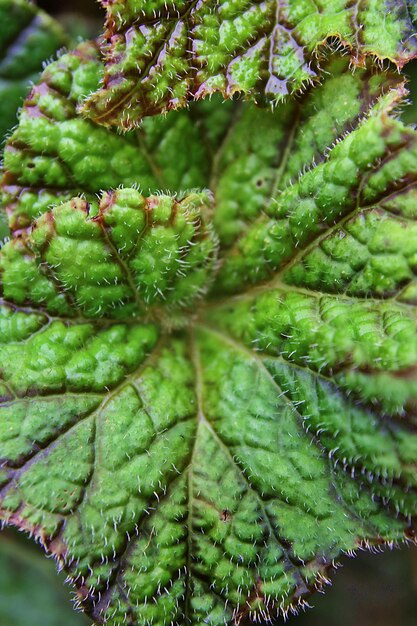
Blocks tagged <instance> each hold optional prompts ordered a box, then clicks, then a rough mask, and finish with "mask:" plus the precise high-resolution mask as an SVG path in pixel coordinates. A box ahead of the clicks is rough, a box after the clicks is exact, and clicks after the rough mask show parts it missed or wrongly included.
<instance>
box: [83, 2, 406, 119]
mask: <svg viewBox="0 0 417 626" xmlns="http://www.w3.org/2000/svg"><path fill="white" fill-rule="evenodd" d="M101 3H102V4H103V6H104V7H105V8H106V9H107V29H106V33H105V38H103V52H104V54H105V59H106V72H105V76H104V84H103V86H102V87H101V89H100V90H99V91H98V92H96V93H95V94H94V95H93V96H92V97H91V98H90V99H89V100H88V101H87V105H86V110H87V112H88V113H89V115H90V116H91V117H92V118H93V119H94V120H95V121H97V122H99V123H101V124H104V125H118V126H121V127H123V128H132V127H134V126H136V125H137V124H138V123H139V122H140V120H141V118H143V117H144V116H146V115H150V114H154V113H160V112H164V111H167V110H170V109H176V108H178V107H180V106H183V105H184V104H186V103H187V102H188V101H189V100H190V99H195V98H197V99H200V98H203V97H205V96H207V95H208V94H213V93H215V92H220V93H221V94H223V95H224V96H225V97H231V96H232V95H233V94H235V93H243V94H249V95H251V96H252V97H256V98H257V99H259V100H265V99H266V100H269V101H271V102H272V103H275V104H276V103H279V102H281V101H282V100H283V98H285V96H286V95H287V94H289V93H293V92H296V91H299V90H300V89H305V87H306V85H307V84H309V83H311V82H312V81H314V82H316V81H317V79H318V78H319V77H320V75H321V73H322V69H323V68H321V67H320V62H319V58H318V57H319V54H320V51H321V50H322V49H323V46H324V45H325V44H328V43H331V42H334V43H337V44H338V45H340V46H343V47H345V49H346V50H347V51H349V52H350V54H351V58H352V60H353V62H354V63H355V64H358V65H361V64H363V63H364V59H365V58H366V57H367V56H368V55H372V56H373V57H374V58H375V57H376V58H378V59H380V60H382V59H388V60H390V61H392V62H394V63H395V64H396V65H397V66H398V67H402V66H403V64H404V63H405V62H406V61H408V60H410V59H411V58H414V57H415V56H416V54H417V38H416V34H415V33H416V22H415V17H416V6H415V0H364V1H362V2H351V0H286V1H285V2H284V1H282V0H262V1H260V0H255V1H253V0H237V1H234V2H230V1H229V0H198V1H197V0H152V1H149V0H101ZM413 20H414V22H413Z"/></svg>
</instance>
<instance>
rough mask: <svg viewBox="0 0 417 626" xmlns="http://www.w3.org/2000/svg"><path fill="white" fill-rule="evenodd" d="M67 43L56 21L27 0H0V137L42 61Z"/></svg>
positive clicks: (36, 74) (39, 68)
mask: <svg viewBox="0 0 417 626" xmlns="http://www.w3.org/2000/svg"><path fill="white" fill-rule="evenodd" d="M66 43H67V39H66V37H65V35H64V33H63V31H62V29H61V27H60V26H59V24H58V23H57V22H56V21H55V20H53V19H52V18H50V17H49V16H48V15H47V14H46V13H44V12H43V11H41V10H39V9H37V8H36V7H35V6H34V5H33V4H32V3H31V2H28V1H27V0H1V1H0V57H1V59H0V137H1V138H2V139H3V137H4V134H5V133H6V132H7V131H8V130H9V128H11V127H12V126H13V125H14V124H16V122H17V115H16V111H17V108H18V107H19V106H20V104H22V103H23V99H24V97H25V95H26V94H27V92H28V90H29V85H30V83H31V81H32V80H35V79H37V78H38V73H39V71H40V70H41V69H42V63H43V62H44V61H46V60H48V59H50V58H51V56H52V55H54V54H55V53H56V51H57V49H59V48H61V47H62V46H64V45H65V44H66Z"/></svg>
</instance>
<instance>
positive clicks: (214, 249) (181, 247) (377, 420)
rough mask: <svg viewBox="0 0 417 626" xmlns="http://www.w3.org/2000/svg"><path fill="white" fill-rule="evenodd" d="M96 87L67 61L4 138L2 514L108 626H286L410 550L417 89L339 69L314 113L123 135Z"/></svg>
mask: <svg viewBox="0 0 417 626" xmlns="http://www.w3.org/2000/svg"><path fill="white" fill-rule="evenodd" d="M100 74H101V68H100V63H99V62H98V60H97V51H96V49H95V47H94V45H92V44H83V45H82V46H81V47H80V48H79V49H78V50H76V51H75V52H74V53H71V54H68V55H65V56H63V57H61V59H59V60H58V61H57V62H55V63H53V64H51V65H50V66H49V67H48V68H47V69H46V70H45V72H44V74H43V77H42V80H41V82H40V84H39V85H38V86H37V87H35V88H34V89H33V90H32V93H31V94H30V96H29V98H28V100H27V101H26V103H25V106H24V109H23V111H22V115H21V119H20V125H19V127H18V128H17V129H16V131H15V132H14V133H13V135H12V137H11V138H10V140H9V142H8V144H7V147H6V152H5V174H4V179H3V187H4V191H5V203H6V204H7V210H8V215H9V219H10V224H11V228H12V230H13V232H14V235H15V236H14V238H13V239H12V240H11V241H10V242H9V243H7V244H6V245H4V246H3V248H2V250H1V251H0V275H1V300H0V343H1V350H0V390H1V392H0V397H1V399H0V457H1V459H2V461H1V465H0V484H1V487H0V494H1V514H2V517H3V519H4V520H5V521H6V522H8V523H11V524H14V525H16V526H18V527H20V528H23V529H26V530H29V531H30V532H32V533H34V534H35V535H36V536H37V537H38V538H40V539H41V540H42V541H43V543H44V545H45V547H46V549H47V550H48V551H49V552H51V553H52V554H54V555H55V556H56V557H57V558H58V560H59V561H60V563H61V564H62V565H63V566H64V567H65V569H66V571H67V572H68V574H69V576H70V579H71V580H72V581H73V582H74V584H75V585H76V588H77V594H78V598H79V602H80V603H81V605H82V606H83V608H84V609H85V610H86V611H87V612H88V614H89V615H91V616H92V618H93V619H94V622H95V623H97V624H101V623H107V624H108V625H109V626H121V625H122V624H128V625H130V626H134V625H136V624H149V625H152V626H156V625H158V626H168V625H169V624H178V625H181V626H184V624H194V625H197V624H202V623H206V624H211V625H212V626H215V625H221V624H230V625H232V624H236V625H237V624H243V623H252V622H255V621H259V620H268V619H270V618H271V619H272V618H273V617H274V616H276V615H277V614H278V613H280V612H282V613H286V612H287V611H288V610H290V609H294V610H296V609H297V607H299V606H302V605H303V603H304V601H305V598H306V597H307V596H308V594H310V593H311V592H312V591H314V589H317V588H321V587H322V586H323V584H324V583H325V581H326V580H327V576H328V573H329V571H330V570H331V569H332V566H333V564H334V562H335V559H337V558H338V557H339V556H340V554H342V553H344V552H352V551H355V550H356V549H358V548H362V547H370V546H374V545H383V544H392V543H396V542H400V541H403V540H406V539H413V538H414V537H415V529H416V519H417V431H416V427H417V419H416V405H417V404H416V403H417V374H416V373H417V296H416V292H417V280H416V274H417V236H416V235H417V232H416V230H417V226H416V217H417V213H416V205H417V204H416V203H417V189H416V179H417V132H416V131H415V130H413V129H412V128H408V127H406V126H404V125H403V124H402V122H400V121H399V120H398V119H397V118H396V116H395V107H396V106H397V104H398V103H399V102H400V101H401V99H402V97H403V96H404V86H403V85H402V84H401V83H400V82H399V78H398V77H396V76H395V75H390V74H385V75H384V76H381V75H379V74H374V73H373V72H372V71H371V70H370V69H369V68H364V69H360V70H358V71H357V72H356V73H355V74H352V73H351V72H349V71H348V61H347V60H343V59H337V60H335V61H334V62H332V64H331V65H329V66H328V67H327V68H326V78H325V80H324V81H323V83H322V85H321V86H320V87H316V88H315V89H313V90H312V91H311V92H307V93H306V94H304V96H303V100H302V104H300V103H299V102H292V103H290V104H288V105H285V106H284V105H282V106H280V107H277V108H276V109H275V110H274V111H273V112H266V111H264V110H259V109H256V108H254V107H252V106H251V105H249V104H236V103H228V104H226V105H225V104H221V103H219V102H217V101H213V102H211V103H210V102H201V103H196V104H195V105H193V106H192V107H191V108H190V110H189V111H179V112H175V113H171V114H170V115H168V116H167V117H166V118H162V119H161V118H152V119H148V120H147V121H146V123H145V124H144V127H143V128H142V129H141V130H140V131H137V132H134V133H130V134H127V135H124V136H121V135H117V134H113V133H112V132H110V131H107V130H105V129H104V128H102V127H100V126H97V125H95V124H94V123H93V122H92V121H89V120H85V119H82V118H79V117H78V116H77V113H76V108H77V103H78V102H79V101H80V99H81V98H82V96H83V95H85V94H87V93H89V92H90V91H91V90H93V89H94V88H95V86H96V85H97V84H98V81H99V79H100ZM254 129H255V132H254ZM119 185H121V186H122V187H121V188H119ZM196 187H197V188H200V189H202V191H198V190H197V191H196V190H195V188H196ZM100 189H107V191H106V192H100ZM204 189H209V190H210V191H204ZM157 191H159V193H157V194H156V192H157ZM54 205H55V206H54Z"/></svg>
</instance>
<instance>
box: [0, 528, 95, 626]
mask: <svg viewBox="0 0 417 626" xmlns="http://www.w3.org/2000/svg"><path fill="white" fill-rule="evenodd" d="M64 580H65V575H64V574H60V575H59V576H57V573H56V564H55V562H54V561H53V560H51V559H49V560H48V559H45V556H44V554H43V550H42V548H41V547H40V546H38V545H36V544H34V543H33V542H31V541H29V539H27V538H26V537H25V536H24V535H23V534H21V533H19V532H17V531H15V530H12V529H7V530H4V531H3V532H1V533H0V625H1V626H88V624H91V621H90V620H89V619H88V618H86V617H85V616H84V615H83V614H81V613H78V612H76V611H74V609H73V605H72V602H71V588H70V587H69V586H68V585H64Z"/></svg>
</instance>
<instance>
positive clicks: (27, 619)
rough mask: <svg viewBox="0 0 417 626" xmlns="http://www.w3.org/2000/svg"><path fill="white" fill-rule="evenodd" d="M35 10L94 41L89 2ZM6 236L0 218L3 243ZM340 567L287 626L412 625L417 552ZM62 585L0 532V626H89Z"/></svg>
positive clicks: (96, 22) (97, 19) (416, 69)
mask: <svg viewBox="0 0 417 626" xmlns="http://www.w3.org/2000/svg"><path fill="white" fill-rule="evenodd" d="M38 4H39V5H40V6H41V7H42V8H44V9H46V10H48V11H49V12H50V13H53V14H54V15H55V16H56V17H57V18H58V19H59V20H60V21H61V22H62V23H63V24H64V27H65V28H66V29H67V32H69V33H70V34H71V36H72V37H73V39H74V40H76V39H77V38H78V37H84V38H85V37H90V36H94V35H95V34H96V33H98V32H99V31H100V28H101V26H102V17H103V14H102V11H101V10H100V8H99V6H98V4H97V3H96V2H95V1H94V0H58V1H57V0H40V1H39V2H38ZM407 73H408V74H409V78H410V84H409V88H410V90H411V97H410V98H411V100H412V101H413V102H415V103H417V62H416V63H414V64H410V66H409V67H408V69H407ZM402 115H403V118H404V119H405V120H406V121H407V122H408V123H410V124H417V106H414V105H413V106H408V107H405V108H404V111H403V114H402ZM6 234H7V230H6V228H5V225H4V223H3V224H2V221H1V218H0V238H3V237H4V236H5V235H6ZM341 563H342V565H343V567H341V569H340V570H339V571H338V572H337V573H335V574H334V575H333V576H332V580H333V585H332V586H331V587H328V588H327V589H326V593H325V595H322V594H316V595H315V596H314V597H312V598H311V600H310V604H311V605H312V606H314V607H315V609H314V610H312V611H311V610H309V611H306V612H305V613H302V614H301V615H299V616H298V617H290V618H289V619H288V622H287V623H288V624H289V625H290V626H291V625H292V624H294V626H324V625H326V626H333V625H335V624H337V625H338V626H417V547H411V546H408V547H403V548H402V549H399V550H394V551H390V550H386V551H384V552H383V553H378V554H369V553H365V552H361V553H360V554H359V555H358V556H357V558H355V559H350V558H348V557H345V558H342V559H341ZM64 581H65V575H64V574H60V575H58V576H57V574H56V565H55V563H54V561H53V560H52V559H46V558H45V556H44V553H43V550H42V548H41V547H40V546H38V545H36V544H35V543H34V542H32V541H30V540H29V539H28V538H27V537H26V536H25V535H23V534H22V533H19V532H18V531H16V530H14V529H5V530H3V531H2V532H1V533H0V626H83V625H84V626H88V625H89V624H90V625H91V620H89V619H88V618H87V617H85V616H84V615H82V614H81V613H77V612H75V611H74V610H73V608H72V604H71V596H72V591H71V587H70V586H68V585H65V582H64ZM278 623H284V622H283V621H282V622H278ZM138 626H140V625H138Z"/></svg>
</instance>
